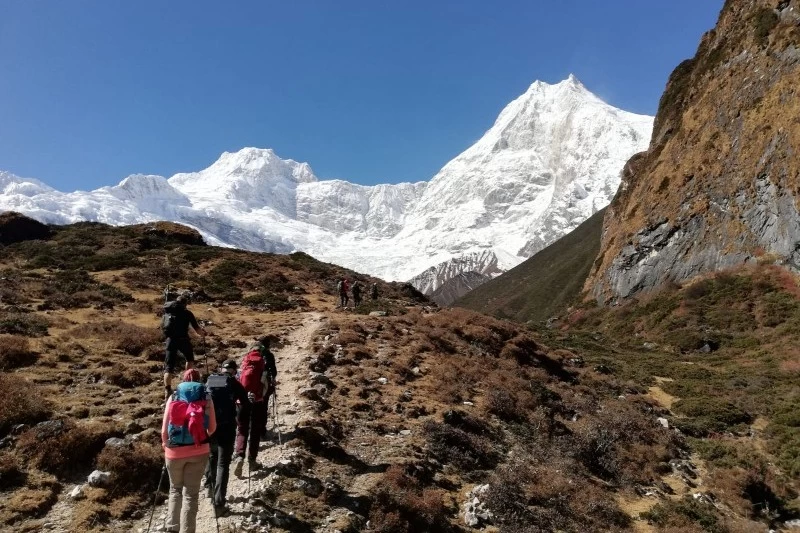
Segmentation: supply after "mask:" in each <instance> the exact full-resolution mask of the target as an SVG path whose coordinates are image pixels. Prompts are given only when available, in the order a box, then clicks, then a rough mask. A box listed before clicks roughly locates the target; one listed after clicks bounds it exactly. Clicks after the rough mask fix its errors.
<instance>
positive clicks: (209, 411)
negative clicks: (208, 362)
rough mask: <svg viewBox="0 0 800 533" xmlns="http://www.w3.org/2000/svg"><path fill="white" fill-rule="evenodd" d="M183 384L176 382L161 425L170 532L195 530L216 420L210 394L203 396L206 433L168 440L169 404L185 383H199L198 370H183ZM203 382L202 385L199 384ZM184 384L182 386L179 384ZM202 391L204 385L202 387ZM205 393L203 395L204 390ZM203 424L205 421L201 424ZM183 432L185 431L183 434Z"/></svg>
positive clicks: (167, 527) (177, 396)
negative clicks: (188, 441)
mask: <svg viewBox="0 0 800 533" xmlns="http://www.w3.org/2000/svg"><path fill="white" fill-rule="evenodd" d="M183 381H184V382H183V383H181V384H180V385H178V388H176V390H175V393H174V394H173V395H172V396H170V398H169V399H168V400H167V405H166V407H165V409H164V421H163V423H162V424H161V444H162V446H163V448H164V458H165V460H166V463H167V472H168V473H169V505H168V509H167V523H166V526H165V531H168V532H173V533H194V532H195V528H196V522H197V505H198V500H199V494H200V483H201V481H202V478H203V472H205V469H206V464H207V463H208V455H209V453H210V451H211V450H210V447H209V445H208V436H209V435H211V434H212V433H214V431H216V429H217V419H216V416H215V414H214V404H213V403H212V402H211V397H210V396H208V397H205V400H204V401H205V402H206V404H205V408H204V415H205V417H206V420H207V426H206V428H205V430H204V431H203V430H202V429H201V432H204V433H205V436H204V438H203V439H202V440H201V441H200V442H196V441H195V440H191V444H181V443H178V444H176V443H175V440H176V438H175V436H172V439H173V442H170V438H171V436H170V424H169V423H170V421H169V413H170V405H171V404H172V402H173V401H178V400H179V398H181V394H182V391H183V389H187V390H188V389H191V388H192V385H188V383H190V382H191V383H200V372H198V371H197V369H194V368H191V369H189V370H187V371H186V372H184V374H183ZM201 385H202V384H201ZM181 386H183V388H182V387H181ZM203 391H205V388H203ZM203 395H204V396H205V394H204V393H203ZM204 424H205V423H204ZM182 435H185V432H184V433H183V434H182Z"/></svg>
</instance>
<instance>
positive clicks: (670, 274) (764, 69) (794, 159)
mask: <svg viewBox="0 0 800 533" xmlns="http://www.w3.org/2000/svg"><path fill="white" fill-rule="evenodd" d="M798 116H800V0H791V1H788V2H787V1H783V2H776V1H774V0H728V1H727V2H726V3H725V6H724V7H723V9H722V12H721V14H720V18H719V21H718V23H717V26H716V28H715V29H714V30H712V31H710V32H708V33H706V35H704V36H703V39H702V41H701V43H700V46H699V48H698V50H697V54H696V55H695V57H694V58H693V59H690V60H687V61H684V62H683V63H681V64H680V65H679V66H678V67H677V68H676V69H675V71H674V72H673V73H672V76H671V77H670V80H669V82H668V84H667V87H666V90H665V92H664V95H663V96H662V98H661V102H660V104H659V111H658V114H657V116H656V120H655V126H654V131H653V139H652V141H651V145H650V148H649V149H648V151H647V152H645V153H643V154H637V155H636V156H634V157H633V158H631V160H630V161H629V162H628V164H627V165H626V167H625V169H624V170H623V179H622V184H621V185H620V189H619V191H618V192H617V196H616V197H615V198H614V200H613V202H612V203H611V205H610V206H609V209H608V211H607V213H606V217H605V220H604V224H603V237H602V245H601V248H600V250H601V251H600V254H599V256H598V258H597V260H596V261H595V265H594V267H593V269H592V272H591V273H590V276H589V278H588V280H587V282H586V284H585V285H584V290H585V291H587V292H588V293H589V294H591V295H592V296H594V297H595V298H596V299H597V300H598V301H600V302H605V301H613V300H614V299H617V298H625V297H629V296H632V295H634V294H637V293H640V292H646V291H648V290H651V289H653V288H655V287H657V286H659V285H661V284H663V283H666V282H670V281H673V282H680V281H683V280H687V279H689V278H692V277H694V276H696V275H698V274H703V273H707V272H712V271H715V270H719V269H723V268H727V267H732V266H736V265H739V264H743V263H747V262H753V261H769V262H778V263H781V264H784V265H786V266H788V267H789V268H792V269H795V270H800V213H799V212H798V205H799V204H798V199H797V195H798V193H800V158H799V157H798V153H799V152H800V120H798V118H797V117H798Z"/></svg>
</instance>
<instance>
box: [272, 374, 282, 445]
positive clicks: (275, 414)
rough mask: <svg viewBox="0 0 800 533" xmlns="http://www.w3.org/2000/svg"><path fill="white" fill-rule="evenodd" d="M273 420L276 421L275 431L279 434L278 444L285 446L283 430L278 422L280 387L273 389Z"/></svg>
mask: <svg viewBox="0 0 800 533" xmlns="http://www.w3.org/2000/svg"><path fill="white" fill-rule="evenodd" d="M272 420H273V422H274V423H275V432H276V433H277V434H278V445H280V446H283V441H282V440H281V430H280V427H279V424H278V387H277V385H276V386H275V388H274V389H273V390H272Z"/></svg>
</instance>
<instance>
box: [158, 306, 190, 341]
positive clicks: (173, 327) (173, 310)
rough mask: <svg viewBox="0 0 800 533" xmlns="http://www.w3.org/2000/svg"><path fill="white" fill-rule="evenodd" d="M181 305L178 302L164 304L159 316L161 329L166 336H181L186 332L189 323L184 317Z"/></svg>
mask: <svg viewBox="0 0 800 533" xmlns="http://www.w3.org/2000/svg"><path fill="white" fill-rule="evenodd" d="M185 315H186V313H185V311H184V309H183V306H182V305H181V304H180V303H178V302H167V303H165V304H164V314H163V315H162V316H161V331H162V333H164V335H165V336H166V337H175V336H183V335H186V333H188V330H189V323H188V321H187V320H186V317H185Z"/></svg>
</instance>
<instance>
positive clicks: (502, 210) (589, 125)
mask: <svg viewBox="0 0 800 533" xmlns="http://www.w3.org/2000/svg"><path fill="white" fill-rule="evenodd" d="M651 128H652V117H646V116H640V115H634V114H632V113H627V112H625V111H622V110H619V109H616V108H614V107H612V106H610V105H608V104H606V103H604V102H603V101H602V100H601V99H599V98H598V97H596V96H595V95H593V94H592V93H591V92H590V91H588V90H587V89H586V88H585V87H584V86H583V85H582V84H581V83H580V81H578V79H577V78H576V77H574V76H570V77H569V78H567V79H566V80H564V81H561V82H559V83H556V84H548V83H544V82H534V83H533V84H532V85H531V86H530V87H528V89H527V90H526V91H525V93H523V94H522V95H520V96H519V97H518V98H516V99H515V100H514V101H513V102H511V103H510V104H508V105H507V106H506V107H505V109H503V111H502V113H500V116H499V117H498V118H497V120H496V121H495V123H494V124H493V125H492V126H491V128H489V130H488V131H486V133H485V134H484V135H483V136H482V137H481V139H480V140H479V141H478V142H476V143H475V144H474V145H473V146H471V147H469V148H467V149H466V150H465V151H464V152H463V153H461V154H460V155H459V156H458V157H456V158H455V159H453V160H452V161H450V162H449V163H447V164H446V165H445V166H444V167H443V168H442V170H441V171H439V173H438V174H437V175H436V176H434V177H433V179H431V180H430V181H426V182H417V183H400V184H392V185H375V186H365V185H357V184H353V183H349V182H346V181H341V180H329V181H319V180H317V178H316V176H314V173H313V171H312V170H311V167H310V166H309V165H308V164H307V163H301V162H297V161H293V160H291V159H282V158H280V157H279V156H278V155H277V154H276V153H275V152H274V151H273V150H271V149H261V148H242V149H241V150H238V151H234V152H225V153H223V154H222V155H221V156H220V157H219V158H218V159H217V160H216V161H214V162H213V163H212V164H211V165H210V166H208V167H207V168H205V169H203V170H200V171H197V172H190V173H181V174H175V175H174V176H172V177H171V178H169V179H165V178H163V177H161V176H143V175H135V176H129V177H128V178H126V179H124V180H123V181H122V182H121V183H120V184H119V185H116V186H114V187H103V188H102V189H98V190H96V191H89V192H74V193H61V192H58V191H55V190H53V189H50V188H49V187H47V186H46V185H44V184H42V183H41V182H36V181H35V180H22V179H20V178H17V177H16V176H13V175H9V174H7V173H0V210H2V209H11V210H17V211H21V212H23V213H25V214H28V215H31V216H33V217H34V218H37V219H39V220H43V221H48V222H57V223H65V222H73V221H77V220H97V221H101V222H107V223H111V224H131V223H135V222H149V221H152V220H159V219H161V220H172V221H176V222H182V223H185V224H189V225H191V226H193V227H194V228H196V229H198V230H199V231H200V232H201V233H202V235H203V237H204V238H205V239H206V241H207V242H209V243H213V244H223V245H228V246H235V247H239V248H245V249H251V250H261V251H269V252H277V253H289V252H292V251H295V250H301V251H304V252H307V253H309V254H311V255H313V256H315V257H318V258H319V259H322V260H324V261H329V262H333V263H337V264H340V265H342V266H345V267H349V268H354V269H356V270H359V271H362V272H368V273H370V274H374V275H376V276H380V277H382V278H384V279H388V280H409V279H411V278H412V277H414V276H415V275H417V274H419V273H421V272H423V271H426V269H427V271H426V273H425V275H423V276H421V277H420V278H418V279H417V280H415V283H418V284H419V285H420V286H421V287H423V288H427V289H428V290H433V289H435V288H436V287H440V288H441V286H442V285H445V284H446V282H447V280H448V279H451V278H452V276H461V277H464V276H467V277H464V279H463V280H462V281H464V283H462V284H461V285H460V286H459V287H462V288H463V287H473V286H475V283H476V282H477V281H480V279H488V277H490V276H493V275H495V274H496V273H498V272H501V271H504V270H507V269H509V268H512V267H514V266H516V265H517V264H519V263H520V262H521V261H523V260H524V259H525V258H527V257H530V256H531V255H532V254H534V253H536V252H537V251H538V250H539V249H541V248H542V247H544V246H546V245H548V244H550V243H551V242H553V241H554V240H556V239H557V238H559V237H561V236H562V235H564V234H566V233H567V232H569V231H570V230H572V229H574V228H575V227H576V226H577V225H578V224H580V223H581V222H582V221H583V220H585V219H586V218H588V217H589V216H590V215H592V214H593V213H594V212H595V211H597V210H599V209H601V208H602V207H604V206H605V205H607V204H608V202H609V201H610V200H611V198H612V197H613V196H614V193H615V192H616V190H617V186H618V184H619V180H620V171H621V169H622V167H623V165H624V164H625V162H626V161H627V159H628V158H629V157H630V156H631V155H633V154H634V153H636V152H639V151H642V150H644V149H646V147H647V144H648V142H649V138H650V131H651ZM431 267H433V268H431ZM470 274H475V276H478V278H480V279H478V278H476V277H475V276H472V277H470V276H469V275H470ZM447 290H448V291H449V294H455V293H454V292H453V291H454V290H455V289H453V288H448V289H447ZM459 290H461V289H459ZM456 292H457V291H456Z"/></svg>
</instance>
